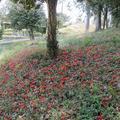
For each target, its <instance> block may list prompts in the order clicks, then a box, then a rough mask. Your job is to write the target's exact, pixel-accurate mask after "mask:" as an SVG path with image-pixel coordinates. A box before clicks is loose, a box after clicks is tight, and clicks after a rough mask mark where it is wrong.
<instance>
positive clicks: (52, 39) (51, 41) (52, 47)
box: [45, 0, 58, 58]
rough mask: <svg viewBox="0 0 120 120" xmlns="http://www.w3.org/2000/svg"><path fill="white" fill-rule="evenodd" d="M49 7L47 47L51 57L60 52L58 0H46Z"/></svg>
mask: <svg viewBox="0 0 120 120" xmlns="http://www.w3.org/2000/svg"><path fill="white" fill-rule="evenodd" d="M45 2H46V3H47V8H48V38H47V48H48V54H49V55H50V57H52V58H54V57H56V56H57V54H58V42H57V39H56V29H57V13H56V7H57V2H58V0H45Z"/></svg>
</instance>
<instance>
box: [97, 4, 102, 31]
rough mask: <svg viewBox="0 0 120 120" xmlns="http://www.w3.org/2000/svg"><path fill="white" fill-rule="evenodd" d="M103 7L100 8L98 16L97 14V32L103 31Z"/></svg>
mask: <svg viewBox="0 0 120 120" xmlns="http://www.w3.org/2000/svg"><path fill="white" fill-rule="evenodd" d="M101 12H102V6H101V5H99V6H98V14H97V19H96V31H99V30H101V15H102V13H101Z"/></svg>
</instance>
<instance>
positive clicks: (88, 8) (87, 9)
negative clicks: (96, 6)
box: [85, 6, 90, 32]
mask: <svg viewBox="0 0 120 120" xmlns="http://www.w3.org/2000/svg"><path fill="white" fill-rule="evenodd" d="M86 12H87V17H86V23H85V24H86V26H85V32H88V31H89V27H90V7H89V6H86Z"/></svg>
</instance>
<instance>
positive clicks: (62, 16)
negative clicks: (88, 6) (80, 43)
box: [57, 13, 69, 27]
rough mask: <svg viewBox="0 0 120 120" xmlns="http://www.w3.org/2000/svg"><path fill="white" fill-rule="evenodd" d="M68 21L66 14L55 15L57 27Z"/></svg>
mask: <svg viewBox="0 0 120 120" xmlns="http://www.w3.org/2000/svg"><path fill="white" fill-rule="evenodd" d="M68 20H69V17H68V16H67V15H66V14H63V13H58V14H57V21H58V27H63V26H64V24H65V23H66V22H67V21H68Z"/></svg>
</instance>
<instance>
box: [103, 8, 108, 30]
mask: <svg viewBox="0 0 120 120" xmlns="http://www.w3.org/2000/svg"><path fill="white" fill-rule="evenodd" d="M107 16H108V8H107V7H106V8H105V13H104V21H103V29H105V27H106V28H108V20H107Z"/></svg>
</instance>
